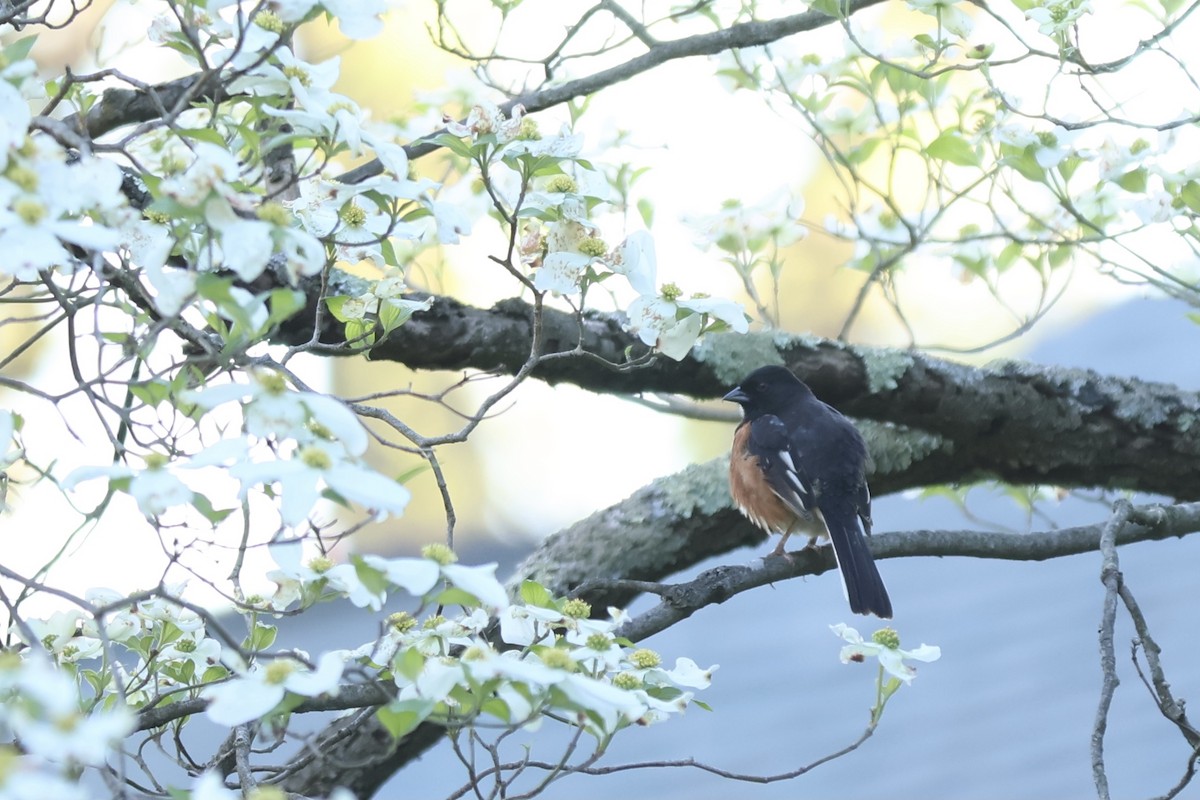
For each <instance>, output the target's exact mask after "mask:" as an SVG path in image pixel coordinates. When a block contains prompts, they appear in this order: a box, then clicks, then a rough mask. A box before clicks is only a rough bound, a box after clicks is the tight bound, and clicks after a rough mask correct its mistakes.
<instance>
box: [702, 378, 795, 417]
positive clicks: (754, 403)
mask: <svg viewBox="0 0 1200 800" xmlns="http://www.w3.org/2000/svg"><path fill="white" fill-rule="evenodd" d="M811 394H812V392H811V391H810V390H809V388H808V387H807V386H805V385H804V383H803V381H801V380H800V379H799V378H797V377H796V376H795V375H793V374H792V373H791V372H789V371H788V370H787V369H785V368H783V367H774V366H772V367H760V368H758V369H756V370H754V372H751V373H750V374H749V375H747V376H746V378H745V379H744V380H743V381H742V382H741V383H739V384H738V385H737V386H735V387H733V389H732V390H731V391H730V392H729V394H727V395H725V397H724V398H723V399H725V400H728V401H729V402H731V403H737V404H738V405H740V406H741V407H742V410H743V411H744V412H745V414H746V416H753V415H755V414H778V413H779V412H781V411H782V410H783V409H784V408H785V407H786V406H787V405H788V403H789V402H791V401H792V400H794V399H795V398H796V397H797V396H804V395H811Z"/></svg>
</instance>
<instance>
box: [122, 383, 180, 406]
mask: <svg viewBox="0 0 1200 800" xmlns="http://www.w3.org/2000/svg"><path fill="white" fill-rule="evenodd" d="M129 392H130V394H132V395H133V396H134V397H136V398H137V399H138V400H141V401H142V402H143V403H145V404H146V405H148V406H157V405H158V404H159V403H162V402H164V401H166V400H167V399H168V398H170V396H171V387H170V384H168V383H166V382H165V381H159V380H154V381H143V382H141V383H131V384H130V385H129Z"/></svg>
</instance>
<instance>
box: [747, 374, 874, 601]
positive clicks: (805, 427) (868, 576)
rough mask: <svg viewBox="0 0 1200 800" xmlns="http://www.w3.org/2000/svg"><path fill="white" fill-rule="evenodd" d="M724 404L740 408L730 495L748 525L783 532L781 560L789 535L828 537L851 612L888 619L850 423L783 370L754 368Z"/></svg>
mask: <svg viewBox="0 0 1200 800" xmlns="http://www.w3.org/2000/svg"><path fill="white" fill-rule="evenodd" d="M724 399H725V400H727V401H729V402H732V403H737V404H738V405H740V406H741V407H742V421H741V423H740V424H739V425H738V426H737V430H736V431H735V432H734V434H733V452H732V453H731V455H730V459H729V489H730V493H731V494H732V495H733V500H734V502H735V503H736V504H737V506H738V508H739V509H740V510H741V512H742V513H743V514H744V515H745V516H746V517H747V518H748V519H749V520H750V521H751V522H753V523H754V524H755V525H757V526H758V527H760V528H762V529H763V530H764V531H766V532H767V533H768V534H772V533H778V534H781V536H782V538H781V539H780V540H779V545H778V546H777V547H776V548H775V550H774V551H773V553H772V554H771V555H786V554H785V553H784V549H783V548H784V545H785V544H786V543H787V540H788V537H789V536H791V535H792V534H793V533H797V532H803V533H806V534H807V535H808V536H809V543H808V544H809V547H815V546H816V544H817V541H818V540H819V539H823V538H828V539H829V540H830V541H831V542H832V544H833V554H834V557H835V559H836V561H837V565H838V570H839V571H840V572H841V576H842V585H843V588H844V589H845V592H846V599H847V600H848V601H849V602H850V610H851V611H853V612H854V613H855V614H874V615H875V616H877V617H880V618H881V619H891V617H892V601H891V598H889V597H888V592H887V588H886V587H885V586H884V585H883V578H882V577H881V576H880V575H879V569H878V567H876V566H875V558H874V557H873V556H872V555H871V548H870V545H869V544H868V542H867V537H868V536H870V535H871V493H870V490H869V489H868V488H867V481H866V475H865V472H866V467H867V445H866V443H865V442H864V441H863V438H862V435H861V434H860V433H859V432H858V429H857V428H855V427H854V423H852V422H850V420H848V419H846V418H845V417H844V416H842V415H841V413H840V412H838V411H837V409H835V408H834V407H833V406H830V405H829V404H827V403H823V402H822V401H821V400H819V399H817V397H816V395H814V394H813V393H812V390H811V389H809V388H808V386H807V385H806V384H805V383H804V382H803V381H801V380H800V379H799V378H797V377H796V376H795V375H793V374H792V373H791V372H790V371H789V370H788V369H786V368H784V367H781V366H766V367H761V368H759V369H756V370H754V371H753V372H751V373H750V374H749V375H748V376H746V378H745V379H744V380H743V381H742V382H741V383H739V384H738V385H737V386H735V387H734V388H733V389H732V390H730V392H729V393H728V394H726V395H725V397H724ZM860 523H861V527H860Z"/></svg>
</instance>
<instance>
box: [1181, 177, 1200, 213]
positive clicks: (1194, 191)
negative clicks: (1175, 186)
mask: <svg viewBox="0 0 1200 800" xmlns="http://www.w3.org/2000/svg"><path fill="white" fill-rule="evenodd" d="M1179 197H1180V199H1182V200H1183V202H1184V203H1186V204H1187V207H1188V208H1190V209H1191V210H1192V211H1194V212H1196V213H1197V214H1200V183H1196V181H1188V182H1187V183H1185V184H1184V185H1183V186H1182V187H1181V188H1180V189H1179Z"/></svg>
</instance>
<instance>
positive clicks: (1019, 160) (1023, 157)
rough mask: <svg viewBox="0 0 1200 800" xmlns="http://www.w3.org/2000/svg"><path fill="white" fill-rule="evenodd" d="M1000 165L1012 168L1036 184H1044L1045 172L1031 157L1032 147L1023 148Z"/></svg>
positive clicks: (1032, 156) (1003, 160)
mask: <svg viewBox="0 0 1200 800" xmlns="http://www.w3.org/2000/svg"><path fill="white" fill-rule="evenodd" d="M1001 163H1003V164H1004V165H1005V166H1009V167H1012V168H1013V169H1015V170H1016V171H1017V172H1019V173H1021V175H1023V176H1024V177H1026V178H1028V179H1029V180H1031V181H1036V182H1037V183H1045V182H1046V171H1045V170H1044V169H1042V165H1041V164H1039V163H1037V158H1035V157H1034V155H1033V146H1032V145H1030V146H1029V147H1027V148H1025V149H1024V150H1023V151H1021V152H1019V153H1014V154H1012V155H1009V156H1006V157H1005V158H1004V159H1002V161H1001Z"/></svg>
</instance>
